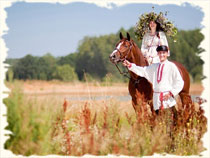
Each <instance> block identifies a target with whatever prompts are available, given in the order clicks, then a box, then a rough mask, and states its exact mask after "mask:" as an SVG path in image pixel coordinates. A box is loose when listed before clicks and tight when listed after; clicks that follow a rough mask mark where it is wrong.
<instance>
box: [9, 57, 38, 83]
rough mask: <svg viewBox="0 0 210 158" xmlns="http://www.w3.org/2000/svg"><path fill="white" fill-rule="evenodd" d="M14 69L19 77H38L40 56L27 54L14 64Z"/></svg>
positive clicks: (16, 76) (15, 75)
mask: <svg viewBox="0 0 210 158" xmlns="http://www.w3.org/2000/svg"><path fill="white" fill-rule="evenodd" d="M13 70H14V77H15V78H17V79H24V80H26V79H38V74H37V72H38V57H33V56H32V55H26V56H25V57H23V58H21V59H20V60H19V61H18V62H17V63H16V64H15V65H14V69H13Z"/></svg>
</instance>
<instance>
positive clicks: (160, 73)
mask: <svg viewBox="0 0 210 158" xmlns="http://www.w3.org/2000/svg"><path fill="white" fill-rule="evenodd" d="M160 67H161V64H159V67H158V73H157V83H160V81H161V79H162V75H163V68H164V64H163V65H162V67H161V70H160Z"/></svg>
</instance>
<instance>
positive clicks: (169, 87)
mask: <svg viewBox="0 0 210 158" xmlns="http://www.w3.org/2000/svg"><path fill="white" fill-rule="evenodd" d="M158 69H159V71H158ZM129 70H130V71H132V72H134V73H135V74H137V75H139V76H142V77H145V78H146V79H147V80H148V81H150V82H151V83H152V85H153V90H154V93H153V106H154V110H158V109H160V107H161V105H163V108H169V107H172V106H174V105H175V104H176V100H175V98H174V97H170V98H169V99H168V100H166V101H162V102H161V100H160V95H161V93H162V95H165V94H167V93H169V92H171V93H172V94H173V96H176V95H177V94H178V93H179V92H180V91H181V90H182V88H183V86H184V81H183V79H182V77H181V74H180V72H179V70H178V68H177V67H176V65H175V64H174V63H172V62H170V61H168V60H166V61H164V62H162V63H155V64H152V65H150V66H145V67H140V66H136V65H135V64H133V63H132V64H131V67H130V68H129ZM161 71H162V74H161ZM158 72H159V73H158Z"/></svg>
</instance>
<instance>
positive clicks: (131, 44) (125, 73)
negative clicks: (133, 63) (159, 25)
mask: <svg viewBox="0 0 210 158" xmlns="http://www.w3.org/2000/svg"><path fill="white" fill-rule="evenodd" d="M129 42H130V41H129ZM132 47H133V43H131V42H130V47H129V50H125V51H124V52H126V51H127V54H126V55H125V57H124V58H122V59H121V57H122V53H124V52H121V51H120V50H119V49H118V48H115V50H117V51H118V52H119V53H120V60H119V61H120V62H123V61H125V60H126V58H127V57H128V55H129V53H130V52H131V49H132ZM114 64H115V66H116V67H117V69H118V71H119V73H120V74H121V75H123V76H125V77H127V78H128V79H130V80H131V79H132V80H133V81H134V84H135V85H137V84H139V82H140V81H141V79H142V77H137V79H133V78H131V77H130V76H129V75H128V74H129V70H128V68H127V67H126V69H127V72H122V71H121V70H120V68H119V67H118V65H117V64H116V63H114Z"/></svg>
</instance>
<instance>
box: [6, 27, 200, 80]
mask: <svg viewBox="0 0 210 158" xmlns="http://www.w3.org/2000/svg"><path fill="white" fill-rule="evenodd" d="M119 32H122V33H123V34H124V35H125V34H126V32H129V34H130V35H131V38H132V39H133V40H134V41H135V42H136V43H137V45H138V46H139V48H141V41H137V39H136V38H135V35H134V31H133V27H131V28H130V29H128V30H125V29H123V28H121V29H120V30H119V31H118V32H117V33H116V34H109V35H103V36H99V37H96V36H94V37H88V36H87V37H84V38H83V40H82V41H80V42H79V43H80V44H79V45H78V48H77V51H76V52H74V53H70V54H68V55H66V56H62V57H54V56H52V55H51V54H50V53H47V54H45V55H43V56H41V57H37V56H32V55H30V54H28V55H26V56H24V57H23V58H18V59H12V58H10V59H6V61H5V62H6V63H8V64H10V67H9V69H8V71H7V74H6V78H7V80H9V81H12V80H14V79H19V80H34V79H36V80H53V79H58V80H62V81H74V80H81V81H82V80H86V79H89V80H99V81H104V80H109V81H113V82H117V81H120V82H121V81H126V78H124V77H123V76H122V75H120V74H119V72H118V70H117V69H116V68H115V66H114V65H113V64H112V63H111V62H110V61H109V55H110V53H111V52H112V51H113V50H114V48H115V45H116V43H117V42H118V41H119ZM203 39H204V36H203V35H202V34H201V32H200V29H194V30H188V31H186V30H179V31H178V33H177V37H176V42H174V41H173V40H172V39H170V38H168V43H169V47H170V52H171V56H170V58H169V60H176V61H178V62H180V63H182V64H183V65H184V66H185V67H186V68H187V70H188V72H189V73H190V76H191V79H192V81H194V82H199V81H201V80H202V79H203V78H204V75H203V64H204V62H203V61H202V59H201V58H200V54H201V53H202V52H203V51H204V50H203V49H202V48H200V47H199V45H200V43H201V41H202V40H203ZM121 68H122V69H123V67H122V66H121Z"/></svg>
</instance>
